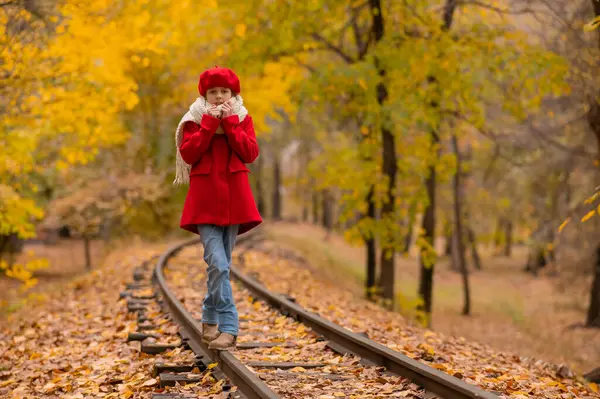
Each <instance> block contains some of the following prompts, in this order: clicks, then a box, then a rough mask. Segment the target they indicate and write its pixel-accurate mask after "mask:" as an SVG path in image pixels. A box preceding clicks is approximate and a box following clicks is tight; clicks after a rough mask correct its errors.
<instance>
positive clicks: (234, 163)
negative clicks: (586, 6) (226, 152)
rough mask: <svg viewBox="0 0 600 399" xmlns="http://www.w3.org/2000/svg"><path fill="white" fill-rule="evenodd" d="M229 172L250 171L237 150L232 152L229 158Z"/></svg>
mask: <svg viewBox="0 0 600 399" xmlns="http://www.w3.org/2000/svg"><path fill="white" fill-rule="evenodd" d="M229 172H231V173H235V172H249V173H250V169H248V167H247V166H246V164H245V163H243V162H242V160H241V159H240V157H238V155H237V154H236V153H235V152H233V151H232V152H231V157H230V158H229Z"/></svg>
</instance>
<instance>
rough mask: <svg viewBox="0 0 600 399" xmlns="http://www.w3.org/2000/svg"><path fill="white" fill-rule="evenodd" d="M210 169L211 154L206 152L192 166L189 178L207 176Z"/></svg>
mask: <svg viewBox="0 0 600 399" xmlns="http://www.w3.org/2000/svg"><path fill="white" fill-rule="evenodd" d="M211 168H212V154H211V153H210V152H207V153H206V154H204V155H203V156H202V158H200V160H199V161H198V162H196V164H195V165H194V166H192V170H190V176H194V175H208V174H209V173H210V170H211Z"/></svg>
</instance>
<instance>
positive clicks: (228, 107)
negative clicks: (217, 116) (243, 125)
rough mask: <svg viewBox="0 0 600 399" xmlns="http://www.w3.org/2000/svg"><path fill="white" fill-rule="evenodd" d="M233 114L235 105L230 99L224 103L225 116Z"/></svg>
mask: <svg viewBox="0 0 600 399" xmlns="http://www.w3.org/2000/svg"><path fill="white" fill-rule="evenodd" d="M231 115H233V107H232V106H231V104H229V101H227V102H225V103H223V118H227V117H228V116H231Z"/></svg>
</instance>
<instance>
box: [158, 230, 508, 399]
mask: <svg viewBox="0 0 600 399" xmlns="http://www.w3.org/2000/svg"><path fill="white" fill-rule="evenodd" d="M262 239H263V237H262V236H260V235H258V234H257V233H247V234H245V235H244V236H242V237H240V238H238V243H239V244H242V245H243V244H247V243H249V244H250V246H251V245H252V243H253V242H256V241H257V240H258V241H260V240H262ZM198 242H199V240H198V239H197V238H194V239H192V240H189V241H186V242H183V243H180V244H177V245H175V246H173V247H172V248H170V249H169V250H168V251H167V252H165V253H164V254H163V255H162V256H161V258H160V259H159V260H158V262H157V264H156V269H155V275H156V280H157V282H158V284H159V287H160V289H161V292H162V293H163V296H164V298H165V301H166V303H167V305H168V306H169V309H171V313H172V314H173V317H174V318H175V319H176V321H177V322H178V323H179V324H180V325H182V326H184V328H185V329H186V330H187V331H188V334H189V335H190V336H191V339H193V340H194V342H198V343H199V342H201V341H200V334H201V328H200V326H199V324H198V322H197V321H196V320H194V318H193V317H192V316H191V314H190V313H189V312H188V311H187V310H186V309H185V307H184V306H183V304H182V303H181V302H180V301H179V300H177V299H176V298H175V296H174V295H173V293H172V292H171V291H170V290H169V289H168V287H167V285H166V282H165V278H164V274H163V270H162V269H163V268H164V267H165V266H166V264H167V261H168V259H169V258H170V257H172V256H174V255H175V254H176V253H177V252H178V251H179V250H181V249H182V248H183V247H185V246H188V245H193V244H196V243H198ZM231 277H232V278H234V279H236V280H237V281H239V282H240V283H241V284H242V285H244V286H245V287H246V288H247V289H248V290H249V291H251V292H252V293H253V295H254V296H255V297H256V298H257V299H261V300H263V301H265V302H266V303H268V304H269V305H270V306H271V307H273V308H275V309H277V310H278V311H280V312H281V313H282V314H285V315H287V316H290V317H293V318H294V319H296V320H297V321H298V322H300V323H303V324H305V325H306V326H309V327H311V328H312V329H313V330H314V331H315V332H317V333H318V334H321V335H322V336H323V337H324V338H326V339H327V340H328V341H329V343H328V344H329V346H330V347H331V348H332V349H333V350H335V351H336V352H339V353H351V354H354V355H356V356H359V357H361V358H362V359H363V360H365V361H367V362H368V363H371V364H375V365H379V366H383V367H385V368H386V369H387V370H388V371H390V372H392V373H394V374H397V375H399V376H402V377H405V378H407V379H409V380H411V381H412V382H414V383H416V384H418V385H420V386H422V387H423V388H424V389H425V390H426V391H429V392H431V393H434V394H436V395H438V396H440V397H441V398H445V399H475V398H481V399H498V398H499V397H498V396H496V395H495V394H493V393H491V392H488V391H485V390H483V389H481V388H479V387H477V386H475V385H472V384H468V383H466V382H464V381H462V380H461V379H459V378H456V377H453V376H451V375H449V374H446V373H444V372H442V371H439V370H437V369H434V368H433V367H430V366H428V365H426V364H423V363H421V362H419V361H417V360H414V359H411V358H410V357H408V356H406V355H403V354H402V353H399V352H397V351H394V350H392V349H390V348H388V347H386V346H384V345H382V344H380V343H378V342H376V341H373V340H371V339H369V338H366V337H364V336H362V335H359V334H356V333H354V332H352V331H350V330H348V329H346V328H343V327H341V326H339V325H337V324H334V323H332V322H330V321H329V320H327V319H325V318H323V317H321V316H319V315H317V314H315V313H313V312H310V311H307V310H306V309H304V308H302V307H301V306H299V305H298V304H296V303H294V302H293V301H291V300H289V299H288V298H286V297H284V296H282V295H279V294H275V293H272V292H270V291H269V290H268V289H267V288H266V287H264V286H263V285H262V284H260V283H259V282H258V281H256V280H255V279H253V278H251V277H248V276H246V275H244V274H243V273H241V272H240V271H239V270H238V269H237V268H236V267H233V266H232V267H231ZM202 345H203V348H205V349H206V351H207V352H208V353H209V356H210V357H211V359H213V360H214V361H219V360H220V362H219V364H220V365H221V370H222V371H223V372H224V373H225V374H226V375H227V376H229V378H230V379H231V380H232V382H233V383H234V384H236V385H237V386H238V387H239V389H240V391H241V392H242V393H243V394H244V395H247V396H248V398H279V396H277V395H276V394H275V393H274V392H273V391H271V390H270V389H269V388H268V387H267V385H266V384H265V383H264V382H262V381H261V380H260V379H259V378H258V377H257V376H256V375H255V374H254V373H252V372H251V371H250V370H248V368H246V367H245V366H244V365H243V364H242V363H241V362H240V361H239V360H237V359H236V358H235V357H234V356H233V355H232V354H231V353H229V352H227V351H225V352H218V351H209V350H208V348H207V347H206V345H204V344H202ZM261 395H264V396H261ZM268 395H274V396H268Z"/></svg>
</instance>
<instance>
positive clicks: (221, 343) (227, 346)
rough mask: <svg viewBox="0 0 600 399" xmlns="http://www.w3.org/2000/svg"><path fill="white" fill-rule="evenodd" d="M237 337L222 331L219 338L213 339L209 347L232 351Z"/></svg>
mask: <svg viewBox="0 0 600 399" xmlns="http://www.w3.org/2000/svg"><path fill="white" fill-rule="evenodd" d="M236 342H237V337H236V336H235V335H231V334H229V333H221V335H219V337H218V338H217V339H215V340H214V341H212V342H211V343H210V344H209V345H208V349H215V350H218V351H231V350H234V349H235V344H236Z"/></svg>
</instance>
